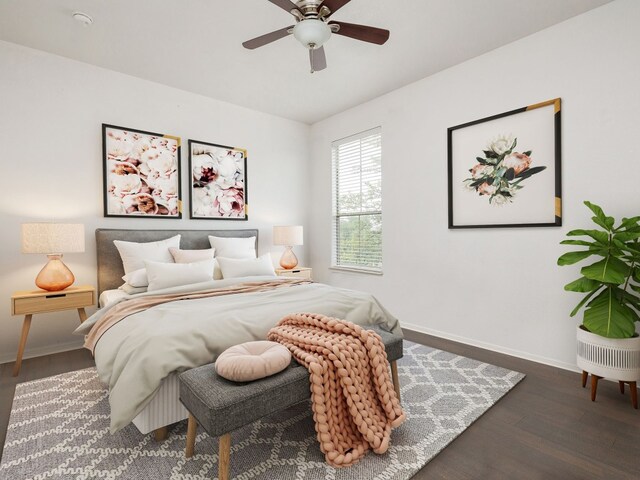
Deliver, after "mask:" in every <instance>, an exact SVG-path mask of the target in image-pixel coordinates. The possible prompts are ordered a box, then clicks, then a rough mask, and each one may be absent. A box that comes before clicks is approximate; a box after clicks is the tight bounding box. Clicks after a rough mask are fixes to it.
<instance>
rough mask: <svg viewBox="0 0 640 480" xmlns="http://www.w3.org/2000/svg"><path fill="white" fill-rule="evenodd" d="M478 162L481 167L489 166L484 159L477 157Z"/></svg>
mask: <svg viewBox="0 0 640 480" xmlns="http://www.w3.org/2000/svg"><path fill="white" fill-rule="evenodd" d="M476 160H477V161H478V163H479V164H480V165H486V164H487V161H486V160H485V159H484V158H482V157H476Z"/></svg>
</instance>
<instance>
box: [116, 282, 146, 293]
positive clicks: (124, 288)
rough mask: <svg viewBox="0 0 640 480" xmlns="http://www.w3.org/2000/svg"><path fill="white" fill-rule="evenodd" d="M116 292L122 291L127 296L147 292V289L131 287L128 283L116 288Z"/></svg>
mask: <svg viewBox="0 0 640 480" xmlns="http://www.w3.org/2000/svg"><path fill="white" fill-rule="evenodd" d="M118 290H122V291H123V292H124V293H126V294H127V295H135V294H137V293H144V292H146V291H147V287H132V286H131V285H129V284H128V283H124V284H122V285H120V286H119V287H118Z"/></svg>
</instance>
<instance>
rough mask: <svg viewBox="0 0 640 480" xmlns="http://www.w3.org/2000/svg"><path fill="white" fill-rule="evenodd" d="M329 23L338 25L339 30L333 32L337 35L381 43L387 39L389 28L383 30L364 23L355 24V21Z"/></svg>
mask: <svg viewBox="0 0 640 480" xmlns="http://www.w3.org/2000/svg"><path fill="white" fill-rule="evenodd" d="M329 25H339V26H340V30H338V31H337V32H335V33H337V34H338V35H344V36H345V37H351V38H355V39H356V40H362V41H363V42H369V43H375V44H376V45H382V44H384V43H385V42H386V41H387V40H389V30H383V29H382V28H376V27H368V26H366V25H357V24H355V23H345V22H329Z"/></svg>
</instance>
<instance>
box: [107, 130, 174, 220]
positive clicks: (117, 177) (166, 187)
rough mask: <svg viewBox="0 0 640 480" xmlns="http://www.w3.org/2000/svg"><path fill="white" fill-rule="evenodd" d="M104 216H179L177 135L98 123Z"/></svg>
mask: <svg viewBox="0 0 640 480" xmlns="http://www.w3.org/2000/svg"><path fill="white" fill-rule="evenodd" d="M102 151H103V175H104V216H105V217H136V218H140V217H144V218H181V217H182V208H181V205H182V202H181V189H180V138H179V137H173V136H170V135H164V134H161V133H152V132H145V131H142V130H134V129H132V128H125V127H118V126H115V125H106V124H103V125H102Z"/></svg>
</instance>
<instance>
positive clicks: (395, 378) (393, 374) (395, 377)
mask: <svg viewBox="0 0 640 480" xmlns="http://www.w3.org/2000/svg"><path fill="white" fill-rule="evenodd" d="M391 379H392V380H393V389H394V390H395V391H396V395H397V397H398V402H401V400H400V379H399V378H398V364H397V363H396V361H395V360H394V361H393V362H391Z"/></svg>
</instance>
